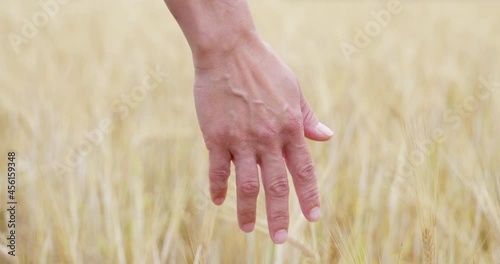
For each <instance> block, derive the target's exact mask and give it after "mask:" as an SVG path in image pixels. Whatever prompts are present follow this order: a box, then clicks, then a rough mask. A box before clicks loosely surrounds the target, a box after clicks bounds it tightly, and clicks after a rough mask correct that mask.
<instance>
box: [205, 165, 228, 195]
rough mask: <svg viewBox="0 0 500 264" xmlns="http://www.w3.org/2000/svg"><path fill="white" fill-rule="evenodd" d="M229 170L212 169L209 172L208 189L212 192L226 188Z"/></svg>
mask: <svg viewBox="0 0 500 264" xmlns="http://www.w3.org/2000/svg"><path fill="white" fill-rule="evenodd" d="M228 177H229V172H228V171H227V170H212V171H210V173H209V178H210V189H211V190H212V191H213V192H219V191H223V190H226V189H227V179H228Z"/></svg>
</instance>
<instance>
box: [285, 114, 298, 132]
mask: <svg viewBox="0 0 500 264" xmlns="http://www.w3.org/2000/svg"><path fill="white" fill-rule="evenodd" d="M301 119H302V118H301V117H299V116H296V115H293V116H292V117H290V118H288V119H287V120H286V121H285V122H284V123H283V131H284V132H286V133H289V134H295V133H297V132H300V131H302V120H301Z"/></svg>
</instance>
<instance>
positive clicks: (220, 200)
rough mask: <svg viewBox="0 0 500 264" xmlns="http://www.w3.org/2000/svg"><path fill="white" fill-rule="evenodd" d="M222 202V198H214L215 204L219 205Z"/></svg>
mask: <svg viewBox="0 0 500 264" xmlns="http://www.w3.org/2000/svg"><path fill="white" fill-rule="evenodd" d="M223 202H224V198H216V199H215V200H214V203H215V205H221V204H222V203H223Z"/></svg>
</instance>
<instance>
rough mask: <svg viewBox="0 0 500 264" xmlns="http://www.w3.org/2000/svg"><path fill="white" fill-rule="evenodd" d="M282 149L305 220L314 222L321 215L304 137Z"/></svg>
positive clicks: (316, 185) (310, 159)
mask: <svg viewBox="0 0 500 264" xmlns="http://www.w3.org/2000/svg"><path fill="white" fill-rule="evenodd" d="M283 150H284V153H285V160H286V164H287V167H288V170H289V171H290V173H291V174H292V179H293V185H294V186H295V191H296V192H297V196H298V198H299V203H300V208H301V209H302V213H303V214H304V216H305V217H306V218H307V220H309V221H311V222H316V221H318V220H319V218H320V216H321V210H320V202H319V193H318V184H317V180H316V172H315V168H314V163H313V161H312V158H311V154H310V153H309V147H308V146H307V143H306V141H305V139H304V138H300V139H296V140H294V141H293V142H290V143H288V144H287V145H285V147H284V149H283Z"/></svg>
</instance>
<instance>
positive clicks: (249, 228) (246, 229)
mask: <svg viewBox="0 0 500 264" xmlns="http://www.w3.org/2000/svg"><path fill="white" fill-rule="evenodd" d="M254 227H255V223H248V224H244V225H243V226H242V227H241V230H243V231H244V232H247V233H249V232H252V230H253V228H254Z"/></svg>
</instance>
